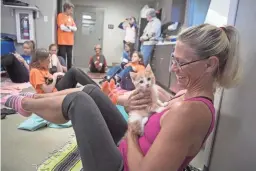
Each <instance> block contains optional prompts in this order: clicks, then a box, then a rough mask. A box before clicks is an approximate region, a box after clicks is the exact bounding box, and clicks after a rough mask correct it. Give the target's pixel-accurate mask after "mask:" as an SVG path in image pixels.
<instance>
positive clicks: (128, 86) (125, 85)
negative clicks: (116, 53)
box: [120, 72, 135, 91]
mask: <svg viewBox="0 0 256 171" xmlns="http://www.w3.org/2000/svg"><path fill="white" fill-rule="evenodd" d="M120 87H121V88H122V89H124V90H128V91H131V90H134V89H135V86H134V85H133V83H132V79H131V76H130V73H129V72H128V73H127V74H125V75H124V76H123V78H122V79H121V82H120Z"/></svg>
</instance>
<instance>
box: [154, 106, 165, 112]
mask: <svg viewBox="0 0 256 171" xmlns="http://www.w3.org/2000/svg"><path fill="white" fill-rule="evenodd" d="M164 109H165V108H164V107H159V108H157V109H156V113H160V112H162V111H163V110H164Z"/></svg>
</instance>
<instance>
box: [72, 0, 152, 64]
mask: <svg viewBox="0 0 256 171" xmlns="http://www.w3.org/2000/svg"><path fill="white" fill-rule="evenodd" d="M72 3H73V4H74V5H86V6H94V7H97V8H103V9H104V28H103V54H104V55H105V56H106V58H107V62H108V65H111V64H112V62H120V57H121V56H122V52H123V39H124V31H123V30H121V29H119V28H118V25H119V23H120V22H122V21H124V19H125V18H127V17H129V16H134V17H136V18H137V19H138V18H139V15H140V9H141V8H142V7H143V6H144V5H146V4H151V5H153V1H152V0H149V3H148V1H147V0H140V1H135V0H129V1H125V0H72ZM108 24H113V25H114V29H112V30H111V29H108ZM81 48H82V47H81Z"/></svg>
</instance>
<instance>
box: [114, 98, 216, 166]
mask: <svg viewBox="0 0 256 171" xmlns="http://www.w3.org/2000/svg"><path fill="white" fill-rule="evenodd" d="M185 101H201V102H203V103H205V104H206V105H207V106H208V108H209V109H210V111H211V113H212V120H211V124H210V126H209V129H208V132H207V134H206V136H205V138H204V140H203V142H202V145H203V144H204V142H205V141H206V139H207V138H208V136H209V135H210V133H211V132H212V130H213V128H214V125H215V109H214V106H213V103H212V101H210V100H209V99H207V98H205V97H195V98H191V99H187V100H185ZM166 111H167V110H165V111H163V112H161V113H156V114H153V115H152V116H151V117H150V118H149V120H148V122H147V124H146V125H145V129H144V135H143V136H142V137H140V138H139V146H140V148H141V150H142V152H143V154H144V155H146V154H147V152H148V150H149V148H150V147H151V145H152V144H153V142H154V140H155V138H156V136H157V134H158V133H159V131H160V129H161V126H160V118H161V116H162V115H163V114H164V113H165V112H166ZM118 149H119V151H120V152H121V155H122V157H123V161H124V171H129V168H128V164H127V142H126V140H125V139H124V140H122V141H121V143H120V144H119V147H118ZM194 157H195V156H187V157H186V158H185V160H184V161H183V162H182V164H181V166H180V168H179V169H178V171H182V170H183V169H184V168H185V167H186V166H187V165H188V164H189V163H190V161H191V160H192V159H193V158H194Z"/></svg>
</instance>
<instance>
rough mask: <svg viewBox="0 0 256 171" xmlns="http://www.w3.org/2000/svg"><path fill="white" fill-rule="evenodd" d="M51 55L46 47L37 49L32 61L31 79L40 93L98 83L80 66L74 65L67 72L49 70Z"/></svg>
mask: <svg viewBox="0 0 256 171" xmlns="http://www.w3.org/2000/svg"><path fill="white" fill-rule="evenodd" d="M50 59H51V55H50V53H49V52H48V51H47V50H46V49H37V50H35V52H34V54H33V56H32V61H31V63H30V74H29V81H30V83H31V85H32V86H33V87H34V89H35V90H36V93H38V94H44V93H51V92H56V91H60V90H65V89H69V88H75V87H76V85H77V83H80V84H81V85H87V84H94V85H97V84H96V83H95V82H94V81H93V80H92V79H91V78H90V77H89V76H87V75H86V74H85V73H84V72H83V71H82V70H80V69H79V68H75V67H72V68H71V69H70V70H68V72H67V73H65V74H64V73H62V72H55V73H54V74H53V75H52V74H50V72H49V63H50Z"/></svg>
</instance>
